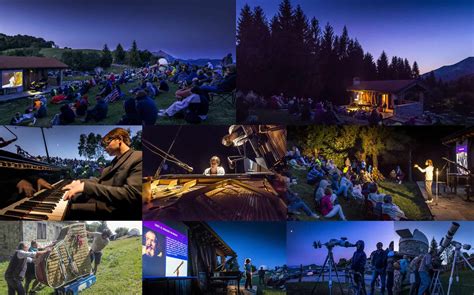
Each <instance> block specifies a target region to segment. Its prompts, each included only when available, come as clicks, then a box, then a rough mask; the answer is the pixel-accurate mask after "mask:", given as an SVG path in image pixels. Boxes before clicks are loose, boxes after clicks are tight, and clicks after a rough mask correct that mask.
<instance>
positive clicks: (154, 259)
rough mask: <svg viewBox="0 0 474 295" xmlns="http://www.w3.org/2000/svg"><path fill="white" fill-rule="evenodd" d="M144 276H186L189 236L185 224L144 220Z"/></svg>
mask: <svg viewBox="0 0 474 295" xmlns="http://www.w3.org/2000/svg"><path fill="white" fill-rule="evenodd" d="M142 240H143V242H142V264H143V278H158V277H186V276H187V275H188V237H187V228H186V227H185V226H184V225H180V224H176V225H168V224H164V223H161V222H158V221H143V239H142Z"/></svg>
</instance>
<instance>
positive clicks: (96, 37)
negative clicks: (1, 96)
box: [0, 0, 235, 59]
mask: <svg viewBox="0 0 474 295" xmlns="http://www.w3.org/2000/svg"><path fill="white" fill-rule="evenodd" d="M0 7H1V9H0V33H4V34H7V35H16V34H23V35H32V36H35V37H42V38H44V39H46V40H51V41H54V42H55V43H56V44H57V45H59V46H60V47H61V48H63V47H65V46H67V47H71V48H78V49H79V48H81V49H102V48H103V46H104V43H107V44H108V46H109V48H110V49H115V47H116V46H117V43H121V44H122V46H123V47H124V48H125V49H127V48H130V46H131V45H132V41H133V40H136V41H137V45H138V48H139V49H148V50H150V51H152V52H153V51H158V50H164V51H165V52H167V53H169V54H171V55H172V56H174V57H177V58H182V59H195V58H219V59H220V58H222V57H224V56H225V55H226V54H227V53H234V52H235V0H226V1H221V0H205V1H200V0H135V1H127V0H115V1H107V0H77V1H67V4H66V2H65V1H62V0H38V1H37V0H16V1H7V0H0ZM234 56H235V54H234Z"/></svg>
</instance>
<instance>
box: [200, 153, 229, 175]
mask: <svg viewBox="0 0 474 295" xmlns="http://www.w3.org/2000/svg"><path fill="white" fill-rule="evenodd" d="M209 164H210V165H211V167H209V168H206V170H204V175H206V176H211V175H225V170H224V167H222V166H220V164H221V159H219V157H217V156H213V157H212V158H211V160H210V161H209Z"/></svg>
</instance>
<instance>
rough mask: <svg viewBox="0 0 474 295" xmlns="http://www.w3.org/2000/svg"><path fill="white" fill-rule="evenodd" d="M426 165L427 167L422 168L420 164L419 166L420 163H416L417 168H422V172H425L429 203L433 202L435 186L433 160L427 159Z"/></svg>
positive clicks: (427, 201)
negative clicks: (433, 187)
mask: <svg viewBox="0 0 474 295" xmlns="http://www.w3.org/2000/svg"><path fill="white" fill-rule="evenodd" d="M425 165H426V167H425V168H421V167H420V166H418V164H415V168H418V170H420V171H421V172H422V173H425V190H426V193H427V194H428V200H426V201H425V202H426V203H428V204H429V203H432V202H433V192H432V190H431V188H432V186H433V171H434V166H433V161H431V160H430V159H428V160H426V162H425Z"/></svg>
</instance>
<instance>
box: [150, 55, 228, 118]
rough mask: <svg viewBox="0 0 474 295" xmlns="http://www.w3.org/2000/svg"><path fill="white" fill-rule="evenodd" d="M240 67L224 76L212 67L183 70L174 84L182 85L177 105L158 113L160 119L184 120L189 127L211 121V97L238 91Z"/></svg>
mask: <svg viewBox="0 0 474 295" xmlns="http://www.w3.org/2000/svg"><path fill="white" fill-rule="evenodd" d="M236 80H237V73H236V65H235V64H228V65H226V66H225V68H224V75H223V76H222V75H221V73H220V71H219V70H215V69H214V70H212V69H210V68H209V67H205V68H203V69H197V67H192V68H189V67H186V66H182V67H180V70H179V71H178V72H176V76H174V77H173V78H172V79H171V81H172V82H174V83H176V84H178V85H179V89H178V90H177V91H176V93H175V97H176V101H175V102H174V103H172V104H171V105H170V106H169V107H168V108H166V109H161V110H159V112H158V116H160V117H183V118H184V119H185V120H186V121H187V122H188V123H200V122H202V121H204V120H206V119H207V114H208V112H209V103H210V100H211V98H210V95H211V93H229V92H232V91H233V90H234V89H235V88H236Z"/></svg>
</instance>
